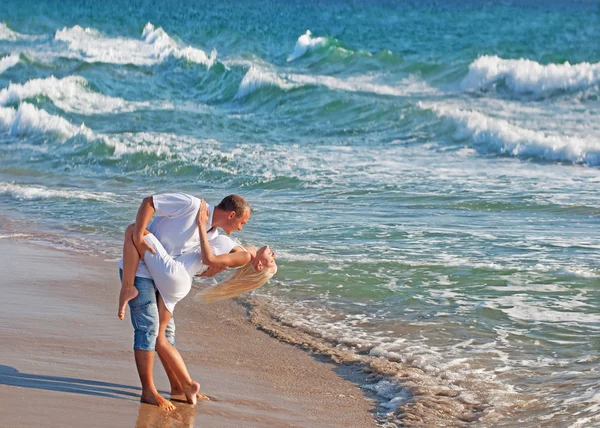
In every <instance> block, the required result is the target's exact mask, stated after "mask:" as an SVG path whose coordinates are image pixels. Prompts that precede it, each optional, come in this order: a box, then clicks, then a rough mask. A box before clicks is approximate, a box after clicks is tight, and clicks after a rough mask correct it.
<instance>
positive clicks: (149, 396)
mask: <svg viewBox="0 0 600 428" xmlns="http://www.w3.org/2000/svg"><path fill="white" fill-rule="evenodd" d="M134 285H135V288H136V289H137V291H138V295H137V296H136V297H135V298H133V299H131V300H130V301H129V310H130V312H131V323H132V324H133V329H134V341H133V350H134V355H135V364H136V367H137V370H138V374H139V376H140V382H141V383H142V396H141V399H140V401H142V402H144V403H148V404H153V405H155V406H158V407H160V408H161V409H165V410H173V409H175V406H174V405H173V404H172V403H171V402H170V401H168V400H166V399H165V398H163V397H162V396H161V395H160V394H159V393H158V391H157V390H156V386H155V385H154V378H153V376H152V367H153V365H154V351H155V347H156V338H157V335H158V329H159V319H158V307H157V303H156V292H155V289H154V281H152V280H151V279H149V278H140V277H136V278H135V281H134Z"/></svg>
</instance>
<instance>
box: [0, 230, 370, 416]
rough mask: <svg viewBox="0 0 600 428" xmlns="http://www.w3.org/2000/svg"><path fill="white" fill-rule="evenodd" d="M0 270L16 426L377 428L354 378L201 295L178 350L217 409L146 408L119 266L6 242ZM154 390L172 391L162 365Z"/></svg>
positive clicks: (10, 406) (184, 310)
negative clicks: (122, 314) (121, 312)
mask: <svg viewBox="0 0 600 428" xmlns="http://www.w3.org/2000/svg"><path fill="white" fill-rule="evenodd" d="M0 259H1V260H2V262H0V267H1V271H2V273H3V278H2V281H0V287H1V288H2V291H3V294H4V298H3V299H2V303H1V304H0V308H1V311H0V312H1V315H0V317H2V323H3V325H4V326H5V328H3V330H2V332H0V339H1V340H2V343H3V345H4V346H3V347H2V351H1V353H0V355H1V356H2V360H1V362H0V409H2V410H3V411H2V413H3V423H5V424H7V426H12V427H20V426H23V427H24V426H32V425H36V426H68V425H77V424H79V423H81V421H82V420H85V421H86V425H87V426H107V425H108V426H132V425H138V426H147V425H150V424H154V425H156V426H171V425H170V424H172V423H173V422H174V421H178V422H179V423H181V424H183V425H184V426H219V427H227V426H231V427H234V426H240V425H243V426H247V427H264V426H269V427H290V426H297V427H336V426H353V427H375V426H377V423H376V421H375V407H376V403H375V402H374V401H373V400H372V399H370V398H368V397H367V396H366V394H365V393H364V392H363V391H362V390H361V389H360V387H359V385H358V384H357V382H356V381H352V379H351V378H352V375H351V374H350V373H351V370H350V371H348V370H344V369H343V368H340V367H339V366H336V365H335V364H333V363H331V362H327V361H323V359H322V358H317V357H316V356H311V355H309V354H308V353H306V352H304V351H303V350H302V349H299V348H298V347H296V346H293V345H289V344H286V343H283V342H280V341H278V340H277V339H275V338H273V337H271V336H269V335H268V334H265V333H264V332H262V331H260V330H258V329H257V328H256V327H255V326H254V325H253V324H252V323H251V322H250V320H249V319H248V314H247V311H246V309H245V308H244V307H243V306H242V305H240V304H238V303H236V302H232V301H225V302H218V303H214V304H211V305H202V306H201V305H199V304H198V303H196V302H195V299H194V298H193V294H194V293H195V291H194V290H192V293H191V295H190V296H188V297H187V298H186V299H184V300H183V301H182V302H180V303H179V304H178V306H177V310H176V312H175V319H176V325H177V344H178V348H179V349H180V351H181V353H182V355H183V357H184V359H185V360H186V363H187V365H188V369H189V371H190V373H191V374H192V376H193V377H194V378H195V379H197V380H198V381H199V382H200V384H201V388H202V389H201V391H202V392H203V393H205V394H207V395H209V396H211V397H214V398H215V401H212V402H207V403H201V404H199V405H197V406H196V407H193V406H189V405H187V404H183V403H175V404H176V406H177V410H175V411H174V412H172V413H166V412H162V411H159V410H158V409H157V408H155V407H154V406H150V405H147V404H140V403H139V391H140V387H139V380H138V378H137V372H136V370H135V365H134V361H133V351H132V327H131V323H130V322H129V320H128V319H126V320H125V321H119V320H118V319H117V317H116V306H117V304H116V297H117V295H118V294H117V293H118V289H119V283H118V276H117V269H116V267H115V266H116V264H115V263H113V262H107V261H104V260H102V259H101V258H100V257H94V256H92V255H86V254H80V253H75V252H69V251H66V250H58V249H52V248H47V247H42V246H39V245H35V244H34V243H30V242H23V241H20V240H15V239H3V240H0ZM196 292H197V291H196ZM344 371H345V372H346V373H342V372H344ZM349 378H350V380H349ZM155 380H156V383H157V387H158V389H159V390H160V391H161V392H163V393H164V392H166V390H168V381H167V379H166V376H165V375H164V372H163V370H162V368H161V366H160V362H159V361H158V358H156V361H155ZM167 398H168V395H167Z"/></svg>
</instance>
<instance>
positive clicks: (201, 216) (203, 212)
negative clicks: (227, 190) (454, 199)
mask: <svg viewBox="0 0 600 428" xmlns="http://www.w3.org/2000/svg"><path fill="white" fill-rule="evenodd" d="M207 222H208V205H207V204H206V201H205V200H204V199H203V200H202V201H200V209H199V210H198V225H199V226H200V225H205V224H206V223H207Z"/></svg>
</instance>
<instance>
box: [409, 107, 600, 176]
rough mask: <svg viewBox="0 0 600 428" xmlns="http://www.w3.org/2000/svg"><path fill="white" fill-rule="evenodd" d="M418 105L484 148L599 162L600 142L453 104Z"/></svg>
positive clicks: (461, 137)
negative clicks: (553, 132)
mask: <svg viewBox="0 0 600 428" xmlns="http://www.w3.org/2000/svg"><path fill="white" fill-rule="evenodd" d="M418 106H419V107H420V108H422V109H425V110H431V111H433V112H434V113H435V114H436V115H437V116H438V117H440V118H443V119H447V120H449V121H450V122H451V123H452V124H453V125H454V126H455V127H456V131H455V133H454V138H455V139H458V140H462V139H471V140H472V141H473V142H474V143H475V144H476V145H481V146H482V147H483V148H484V149H485V150H486V151H495V152H497V153H500V154H504V155H510V156H516V157H533V158H540V159H544V160H549V161H559V162H570V163H579V164H586V165H589V166H599V165H600V142H599V141H588V140H584V139H582V138H578V137H570V136H564V135H548V134H546V133H544V132H541V131H533V130H530V129H526V128H521V127H519V126H517V125H513V124H511V123H509V122H508V121H506V120H503V119H495V118H493V117H490V116H486V115H484V114H482V113H479V112H477V111H471V110H461V109H459V108H458V107H456V106H453V105H443V104H426V103H423V102H419V104H418Z"/></svg>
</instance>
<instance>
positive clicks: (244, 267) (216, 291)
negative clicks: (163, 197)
mask: <svg viewBox="0 0 600 428" xmlns="http://www.w3.org/2000/svg"><path fill="white" fill-rule="evenodd" d="M208 217H209V214H208V207H207V205H206V202H204V201H202V203H201V206H200V209H199V211H198V218H197V222H198V223H199V224H198V226H199V230H200V243H201V246H200V247H201V248H199V249H198V250H196V251H192V252H189V253H186V254H183V255H181V256H179V257H177V258H173V257H171V256H170V255H169V254H168V253H167V251H166V250H165V249H164V247H163V246H162V244H161V243H160V242H159V241H158V239H156V237H155V236H154V235H152V234H151V233H150V232H149V231H147V230H146V231H145V232H144V240H145V241H146V242H147V243H148V244H149V245H150V246H151V247H152V248H153V249H154V251H155V252H154V253H152V252H150V251H146V253H145V254H144V262H145V263H146V266H147V268H148V271H149V272H150V274H151V275H152V279H153V281H154V284H155V286H156V288H157V289H158V291H159V296H158V299H157V303H158V313H159V331H158V337H157V339H156V351H157V352H158V354H159V356H160V358H161V359H162V360H163V361H164V362H166V364H167V365H168V366H169V367H170V368H171V369H172V370H173V372H174V373H175V375H176V377H177V379H178V380H179V382H180V383H181V385H182V387H183V391H184V393H185V396H186V399H187V401H188V403H190V404H196V400H197V396H198V395H199V394H198V391H199V390H200V385H199V384H198V383H197V382H195V381H194V380H192V378H191V377H190V375H189V373H188V371H187V369H186V367H185V363H184V362H183V359H182V358H181V354H179V351H178V350H177V349H176V348H175V347H174V346H173V345H171V343H169V341H168V340H167V338H166V329H167V325H168V323H169V321H170V319H171V317H172V314H173V310H174V308H175V305H176V304H177V302H178V301H179V300H181V299H182V298H184V297H185V296H186V295H187V294H188V293H189V291H190V289H191V286H192V280H193V277H194V276H200V275H201V274H202V272H204V271H206V270H207V269H208V268H209V267H213V268H217V269H221V268H231V267H240V266H241V268H240V269H238V270H237V272H236V273H235V274H234V275H232V276H231V277H230V278H229V279H227V280H226V281H224V282H223V283H221V284H218V285H216V286H215V287H213V288H212V289H210V290H208V291H206V292H204V293H203V295H204V296H203V300H204V301H205V302H213V301H216V300H222V299H227V298H230V297H234V296H238V295H240V294H242V293H244V292H246V291H250V290H253V289H255V288H258V287H260V286H262V285H263V284H265V283H266V282H267V281H268V280H269V279H270V278H271V277H272V276H273V275H274V274H275V272H276V271H277V265H276V264H275V260H274V257H275V255H274V254H273V253H272V252H271V250H270V249H269V247H268V246H265V247H262V248H260V249H257V248H256V247H248V248H244V247H242V246H239V245H237V244H236V243H235V242H234V241H233V240H232V239H231V238H229V237H228V236H226V235H218V236H217V237H216V238H215V239H213V240H212V241H211V242H210V244H209V242H208V238H207V233H206V222H207V221H208ZM130 229H131V232H130ZM127 233H133V230H132V228H131V227H129V228H128V231H127ZM127 233H126V237H125V243H124V246H123V284H125V283H129V282H127V281H126V278H129V279H133V278H134V277H135V272H136V269H137V264H138V262H139V256H138V253H137V249H136V248H135V245H134V244H133V239H130V237H128V236H127ZM257 255H259V256H260V259H261V260H264V263H262V262H261V263H260V264H257V268H258V269H255V268H254V266H253V264H252V263H251V261H252V259H255V258H256V257H257ZM130 282H131V283H133V281H130Z"/></svg>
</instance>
